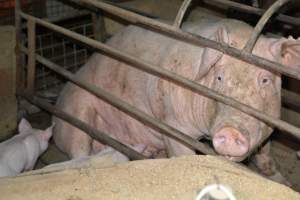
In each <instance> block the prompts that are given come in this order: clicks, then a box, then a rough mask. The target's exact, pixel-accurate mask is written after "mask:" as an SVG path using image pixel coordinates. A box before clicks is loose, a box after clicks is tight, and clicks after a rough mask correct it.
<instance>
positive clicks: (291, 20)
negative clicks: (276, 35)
mask: <svg viewBox="0 0 300 200" xmlns="http://www.w3.org/2000/svg"><path fill="white" fill-rule="evenodd" d="M203 1H204V2H205V3H206V4H209V5H213V6H216V3H217V4H218V5H224V6H229V7H230V8H233V9H235V10H240V11H243V12H246V13H251V14H256V15H263V14H264V12H265V11H266V10H264V9H261V8H254V7H252V6H248V5H244V4H241V3H238V2H234V1H229V0H203ZM219 8H222V7H221V6H219ZM275 19H276V20H278V21H281V22H284V23H286V24H291V25H295V26H299V25H300V18H297V17H291V16H288V15H284V14H278V15H277V16H275Z"/></svg>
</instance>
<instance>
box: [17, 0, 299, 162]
mask: <svg viewBox="0 0 300 200" xmlns="http://www.w3.org/2000/svg"><path fill="white" fill-rule="evenodd" d="M69 2H71V3H75V4H76V5H78V6H82V7H84V8H88V9H89V10H90V11H91V12H97V11H99V10H103V11H105V12H107V13H110V14H111V15H114V16H117V17H120V18H122V19H124V20H126V21H128V22H130V23H132V24H137V25H143V26H145V27H149V28H151V29H152V30H154V31H157V32H159V33H161V34H166V35H168V36H169V37H172V38H175V39H177V40H180V41H184V42H186V43H190V44H192V45H196V46H201V47H203V46H206V47H209V48H213V49H216V50H218V51H221V52H223V53H225V54H227V55H230V56H232V57H235V58H238V59H240V60H243V61H245V62H247V63H250V64H254V65H256V66H258V67H261V68H264V69H266V70H271V71H274V72H277V73H280V74H284V75H286V76H289V77H292V78H295V79H298V80H300V71H299V70H295V69H293V68H291V67H287V66H283V65H281V64H279V63H275V62H272V61H269V60H266V59H264V58H261V57H258V56H255V55H253V54H251V51H252V49H253V47H254V44H255V42H256V40H257V38H258V36H259V34H260V33H261V31H262V28H263V27H264V25H265V24H266V22H267V21H268V19H269V18H270V17H271V16H272V15H273V14H274V13H275V12H276V11H277V10H278V9H279V8H280V7H281V6H282V5H284V4H285V3H287V2H289V0H278V1H277V2H276V3H274V4H273V5H272V6H271V7H270V8H269V9H268V10H267V11H266V12H264V10H262V9H258V8H253V7H249V6H245V5H241V4H238V3H235V2H231V1H227V0H211V1H209V3H219V4H221V5H230V6H231V7H233V8H235V9H239V10H243V11H246V12H251V13H254V14H257V15H262V17H261V19H260V20H259V22H258V24H257V25H256V27H255V31H254V32H253V34H252V36H251V38H250V39H249V41H248V42H247V44H246V45H245V48H244V49H243V50H239V49H236V48H233V47H230V46H228V45H227V44H222V43H218V42H215V41H213V40H209V39H206V38H203V37H201V36H196V35H193V34H190V33H187V32H184V31H182V30H181V29H180V25H181V22H182V19H183V17H184V14H185V12H186V10H187V8H188V6H189V4H190V3H191V0H185V1H183V3H182V6H181V8H180V10H179V12H178V15H177V17H176V19H175V22H174V24H173V25H167V24H164V23H161V22H159V21H156V20H154V19H150V18H147V17H144V16H142V15H139V14H136V13H134V12H131V11H128V10H125V9H122V8H119V7H115V6H113V5H110V4H108V3H104V2H102V1H97V0H69ZM15 8H16V11H15V13H16V19H15V20H16V31H17V44H18V45H17V66H18V68H17V85H18V88H17V94H18V95H20V96H22V97H25V98H26V99H27V100H29V101H30V102H32V103H33V104H35V105H37V106H39V107H41V108H43V109H45V110H47V111H48V112H50V113H52V114H53V115H55V116H57V117H59V118H61V119H63V120H65V121H67V122H69V123H71V124H72V125H74V126H75V127H77V128H79V129H81V130H83V131H85V132H86V133H87V134H89V135H90V136H91V137H93V138H94V139H97V140H99V141H100V142H101V143H105V144H107V145H110V146H112V147H113V148H115V149H117V150H119V151H120V152H122V153H124V154H125V155H127V156H128V157H129V158H131V159H144V158H145V157H144V156H143V155H142V154H140V153H138V152H136V151H135V150H133V149H131V148H129V147H128V146H126V145H125V144H122V143H121V142H120V141H117V140H115V139H113V138H111V137H110V136H109V135H108V134H105V133H103V132H101V131H100V130H96V129H94V128H93V127H90V126H89V125H88V124H86V123H84V122H82V121H80V120H78V119H76V118H74V117H73V116H70V115H69V114H67V113H65V112H63V111H61V110H59V109H57V108H55V107H54V106H52V105H50V104H48V103H47V102H45V101H43V100H41V99H39V98H38V97H36V96H35V93H34V92H35V91H34V88H35V87H34V85H35V76H36V62H38V63H42V64H43V65H44V66H46V67H47V68H48V69H50V70H51V71H54V72H55V73H58V74H59V75H61V76H63V77H64V78H66V79H67V80H69V81H71V82H73V83H74V84H76V85H78V86H79V87H81V88H83V89H85V90H87V91H89V92H90V93H92V94H94V95H95V96H97V97H98V98H100V99H102V100H104V101H105V102H107V103H109V104H111V105H112V106H114V107H116V108H118V109H119V110H121V111H123V112H125V113H126V114H128V115H130V116H131V117H133V118H135V119H137V120H139V121H141V122H142V123H144V124H146V125H148V126H150V127H151V128H153V129H155V130H157V131H158V132H160V133H161V134H164V135H166V136H168V137H171V138H173V139H176V140H178V141H179V142H181V143H183V144H185V145H186V146H189V147H190V148H192V149H195V150H198V151H200V152H202V153H204V154H215V153H214V151H213V150H212V149H211V148H210V147H208V146H207V145H205V144H204V143H201V142H199V141H197V140H194V139H192V138H191V137H189V136H187V135H185V134H183V133H182V132H180V131H179V130H176V129H174V128H172V127H170V126H169V125H167V124H165V123H163V122H161V121H159V120H158V119H155V118H153V117H151V116H149V115H148V114H146V113H144V112H142V111H140V110H138V109H137V108H135V107H134V106H132V105H129V104H127V103H126V102H124V101H122V100H121V99H118V98H116V97H115V96H113V95H111V94H110V93H108V92H105V91H104V90H103V89H101V88H99V87H95V86H93V85H90V84H89V83H87V82H85V81H83V80H79V79H77V78H76V77H75V76H74V75H73V74H72V73H70V72H68V71H66V70H65V69H63V68H62V67H61V66H59V65H57V64H55V63H53V62H51V61H50V60H48V59H46V58H45V57H43V56H42V55H39V53H38V51H37V49H36V48H37V45H36V26H37V25H38V26H42V27H45V28H47V29H49V30H52V31H54V32H57V33H60V34H63V35H64V36H66V37H69V38H71V39H72V40H75V41H78V42H80V43H82V44H85V45H87V46H89V47H92V48H93V49H95V50H96V51H101V52H104V53H105V54H106V55H108V56H113V57H114V58H115V59H118V60H120V61H123V62H126V63H128V64H130V65H131V66H132V67H135V68H137V69H139V70H142V71H144V72H147V73H149V74H152V75H154V76H158V77H160V78H162V79H166V80H168V81H171V82H173V83H175V84H177V85H179V86H182V87H185V88H187V89H189V90H191V91H193V92H195V93H198V94H200V95H203V96H205V97H208V98H211V99H214V100H216V101H220V102H222V103H224V104H227V105H229V106H231V107H233V108H236V109H238V110H240V111H242V112H244V113H246V114H248V115H251V116H252V117H255V118H257V119H259V120H261V121H263V122H265V123H266V124H268V125H270V126H272V127H277V128H278V129H280V130H283V131H286V132H288V133H290V134H291V135H293V136H294V137H296V138H298V139H300V129H299V128H298V127H295V126H293V125H291V124H289V123H287V122H285V121H282V120H280V119H276V118H274V117H271V116H269V115H266V114H264V113H262V112H260V111H258V110H256V109H254V108H252V107H250V106H247V105H245V104H243V103H241V102H238V101H236V100H234V99H233V98H230V97H227V96H224V95H222V94H220V93H218V92H215V91H213V90H211V89H209V88H207V87H205V86H203V85H200V84H198V83H196V82H194V81H191V80H188V79H186V78H184V77H182V76H180V75H177V74H174V73H172V72H170V71H168V70H165V69H163V68H160V67H158V66H154V65H152V64H149V63H145V62H143V61H141V60H139V59H137V58H135V57H133V56H130V55H127V54H126V53H123V52H121V51H119V50H118V49H115V48H112V47H110V46H108V45H106V44H104V43H102V42H99V41H97V40H94V39H91V38H88V37H85V36H82V35H81V34H78V33H76V32H73V31H71V30H68V29H66V28H63V27H60V26H58V25H55V24H53V23H51V22H50V21H49V20H46V19H40V18H37V17H34V16H31V15H29V14H26V13H25V12H23V11H22V9H21V2H20V0H16V7H15ZM276 19H277V20H280V21H284V22H288V23H292V24H298V25H299V24H300V21H299V20H298V19H295V18H291V17H288V16H285V15H282V14H279V15H277V16H276ZM22 20H26V27H27V36H28V37H27V40H26V43H25V42H24V41H23V40H22V39H21V32H22V28H23V23H22ZM26 44H27V45H26ZM24 54H25V55H27V64H26V66H25V63H24V62H22V60H24V59H22V56H24ZM25 69H26V70H25ZM287 93H288V91H285V90H283V92H282V94H283V101H288V102H289V103H292V104H297V105H299V103H300V101H299V99H297V98H293V97H287V96H286V94H287ZM263 139H264V140H266V139H267V138H263ZM262 142H263V140H262V141H261V142H260V144H258V145H257V147H258V146H259V145H261V143H262ZM251 153H252V152H248V155H249V154H251Z"/></svg>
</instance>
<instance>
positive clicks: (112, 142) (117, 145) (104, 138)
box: [18, 92, 147, 160]
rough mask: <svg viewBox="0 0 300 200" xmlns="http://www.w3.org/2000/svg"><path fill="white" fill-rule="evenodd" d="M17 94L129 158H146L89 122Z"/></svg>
mask: <svg viewBox="0 0 300 200" xmlns="http://www.w3.org/2000/svg"><path fill="white" fill-rule="evenodd" d="M18 95H20V96H22V97H24V98H25V99H27V100H28V101H29V102H31V103H32V104H34V105H37V106H38V107H40V108H42V109H44V110H46V111H47V112H49V113H51V114H53V115H54V116H56V117H59V118H61V119H63V120H64V121H66V122H68V123H70V124H72V125H73V126H75V127H77V128H79V129H80V130H82V131H84V132H85V133H87V134H88V135H89V136H91V137H92V138H93V139H95V140H97V141H99V142H101V143H103V144H107V145H109V146H111V147H113V148H114V149H116V150H118V151H120V152H121V153H123V154H125V155H126V156H128V157H129V158H130V159H131V160H143V159H147V157H145V156H144V155H143V154H141V153H139V152H137V151H135V150H134V149H132V148H130V147H128V146H127V145H125V144H123V143H121V142H119V141H118V140H116V139H114V138H112V137H110V136H109V135H107V134H106V133H104V132H102V131H99V130H97V129H95V128H94V127H91V126H90V125H89V124H87V123H85V122H83V121H81V120H78V119H76V118H75V117H73V116H72V115H70V114H68V113H66V112H64V111H62V110H60V109H58V108H56V107H55V106H53V105H51V104H49V103H48V102H47V101H45V100H42V99H40V98H38V97H36V96H34V95H32V94H27V93H22V92H20V93H19V94H18Z"/></svg>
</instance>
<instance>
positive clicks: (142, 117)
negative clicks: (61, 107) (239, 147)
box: [21, 47, 215, 155]
mask: <svg viewBox="0 0 300 200" xmlns="http://www.w3.org/2000/svg"><path fill="white" fill-rule="evenodd" d="M21 50H22V51H23V52H25V53H28V50H27V49H25V48H24V47H21ZM36 59H37V61H38V62H40V63H42V64H43V65H45V66H46V67H48V68H49V69H51V70H53V71H55V72H56V73H58V74H60V75H62V76H63V77H64V78H66V79H68V80H69V81H71V82H73V83H75V84H76V85H78V86H79V87H81V88H83V89H85V90H87V91H88V92H90V93H92V94H94V95H95V96H97V97H98V98H100V99H102V100H104V101H106V102H107V103H109V104H111V105H112V106H114V107H116V108H118V109H120V110H121V111H123V112H125V113H126V114H128V115H130V116H131V117H133V118H135V119H137V120H138V121H141V122H142V123H145V124H147V125H149V126H150V127H152V128H153V129H155V130H157V131H159V132H160V133H162V134H165V135H168V136H169V137H171V138H173V139H175V140H178V141H179V142H181V143H183V144H185V145H186V146H188V147H190V148H193V149H195V150H198V151H200V152H202V153H204V154H212V155H213V154H215V153H214V151H213V150H212V149H211V148H209V147H208V146H206V145H204V144H202V143H200V142H198V141H197V140H195V139H193V138H191V137H190V136H188V135H185V134H184V133H182V132H180V131H178V130H177V129H175V128H173V127H171V126H169V125H167V124H165V123H162V122H160V121H159V120H158V119H156V118H153V117H151V116H150V115H148V114H146V113H144V112H142V111H140V110H138V109H136V108H135V107H134V106H132V105H130V104H128V103H126V102H125V101H122V100H120V99H118V98H117V97H115V96H113V95H111V94H110V93H109V92H106V91H105V90H103V89H101V88H99V87H97V86H94V85H92V84H90V83H88V82H86V81H85V80H80V79H78V78H76V77H75V75H73V74H72V73H70V72H69V71H67V70H65V69H63V68H62V67H60V66H58V65H56V64H54V63H52V62H51V61H49V60H47V59H45V58H43V57H41V56H39V55H36Z"/></svg>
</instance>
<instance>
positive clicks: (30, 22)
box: [26, 20, 36, 93]
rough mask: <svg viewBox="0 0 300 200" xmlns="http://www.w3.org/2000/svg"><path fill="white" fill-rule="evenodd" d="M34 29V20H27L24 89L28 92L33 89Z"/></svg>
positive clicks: (31, 91)
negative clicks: (26, 56) (25, 78)
mask: <svg viewBox="0 0 300 200" xmlns="http://www.w3.org/2000/svg"><path fill="white" fill-rule="evenodd" d="M35 29H36V25H35V22H34V20H28V21H27V32H28V49H29V52H28V63H27V87H26V90H27V92H29V93H33V91H34V81H35V48H36V45H35Z"/></svg>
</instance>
